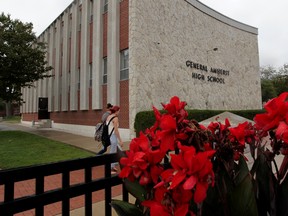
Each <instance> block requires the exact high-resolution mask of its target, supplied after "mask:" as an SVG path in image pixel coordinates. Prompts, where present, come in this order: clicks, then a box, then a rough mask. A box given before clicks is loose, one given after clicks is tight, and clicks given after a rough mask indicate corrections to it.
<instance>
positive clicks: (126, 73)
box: [21, 0, 262, 139]
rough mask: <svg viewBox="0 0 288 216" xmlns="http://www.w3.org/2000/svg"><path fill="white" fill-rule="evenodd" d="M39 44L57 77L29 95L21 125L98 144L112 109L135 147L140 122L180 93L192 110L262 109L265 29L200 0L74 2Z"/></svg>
mask: <svg viewBox="0 0 288 216" xmlns="http://www.w3.org/2000/svg"><path fill="white" fill-rule="evenodd" d="M243 16H245V14H243ZM39 40H40V41H43V42H46V43H47V56H46V58H47V62H48V65H50V66H52V67H53V68H54V69H53V70H52V71H50V72H49V74H51V75H53V77H51V78H46V79H43V80H39V81H37V82H36V83H35V88H24V89H22V93H23V99H24V101H25V103H24V104H23V106H22V107H21V113H22V122H23V123H27V124H31V123H35V122H40V121H43V119H45V120H46V119H49V121H50V122H51V127H52V128H57V129H63V130H67V131H71V132H75V133H79V134H83V135H88V136H90V135H91V136H93V133H94V127H95V125H96V123H98V122H99V121H100V119H101V115H102V114H103V112H104V110H105V106H106V104H107V103H112V104H115V105H119V106H120V107H121V111H120V116H119V121H120V132H121V135H122V137H123V139H130V138H132V137H133V136H134V134H135V133H134V119H135V115H136V114H137V113H138V112H139V111H143V110H151V109H152V105H154V106H156V107H157V108H161V103H167V102H168V101H169V100H170V98H171V97H172V96H174V95H176V96H178V97H179V98H180V99H181V100H184V101H186V102H187V103H188V106H187V107H188V108H191V109H223V110H232V109H234V110H235V109H238V110H240V109H259V108H261V104H262V102H261V86H260V72H259V51H258V29H257V28H255V27H252V26H249V25H246V24H243V23H240V22H238V21H235V20H233V19H231V18H229V17H226V16H225V15H222V14H220V13H218V12H217V11H215V10H213V9H211V8H209V7H207V6H206V5H204V4H202V3H201V2H200V1H197V0H74V1H73V2H72V3H71V4H70V5H69V6H68V7H67V8H66V9H65V10H64V11H63V12H62V13H61V14H60V15H59V16H58V17H57V18H56V19H55V20H54V21H53V23H51V24H50V25H49V26H48V27H47V29H46V30H45V31H44V32H43V33H42V34H41V35H40V36H39Z"/></svg>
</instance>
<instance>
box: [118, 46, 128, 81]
mask: <svg viewBox="0 0 288 216" xmlns="http://www.w3.org/2000/svg"><path fill="white" fill-rule="evenodd" d="M125 79H129V50H128V49H126V50H123V51H121V53H120V80H125Z"/></svg>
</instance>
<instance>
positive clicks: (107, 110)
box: [101, 103, 113, 122]
mask: <svg viewBox="0 0 288 216" xmlns="http://www.w3.org/2000/svg"><path fill="white" fill-rule="evenodd" d="M112 107H113V105H112V104H110V103H107V106H106V112H105V113H104V114H103V115H102V118H101V120H102V122H105V121H106V119H107V117H108V116H109V115H110V114H111V111H110V109H111V108H112Z"/></svg>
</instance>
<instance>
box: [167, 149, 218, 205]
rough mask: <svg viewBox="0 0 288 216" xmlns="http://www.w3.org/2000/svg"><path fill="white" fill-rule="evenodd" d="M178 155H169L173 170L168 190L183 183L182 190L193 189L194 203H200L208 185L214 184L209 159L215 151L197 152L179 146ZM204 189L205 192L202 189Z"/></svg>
mask: <svg viewBox="0 0 288 216" xmlns="http://www.w3.org/2000/svg"><path fill="white" fill-rule="evenodd" d="M180 149H181V152H180V154H179V155H171V165H172V167H173V168H174V169H175V172H174V174H173V175H174V176H173V179H172V181H171V186H170V189H172V190H173V189H174V188H176V187H177V186H178V185H180V184H182V183H183V188H184V189H186V190H192V189H193V188H195V194H194V201H195V202H196V203H199V202H202V201H203V200H204V198H205V197H206V191H207V189H208V185H209V184H213V182H214V172H213V169H212V163H211V161H210V158H211V157H212V156H213V155H214V153H215V151H214V150H212V151H206V152H198V153H196V150H195V148H194V147H193V146H191V147H188V146H181V148H180ZM203 188H205V190H204V189H203Z"/></svg>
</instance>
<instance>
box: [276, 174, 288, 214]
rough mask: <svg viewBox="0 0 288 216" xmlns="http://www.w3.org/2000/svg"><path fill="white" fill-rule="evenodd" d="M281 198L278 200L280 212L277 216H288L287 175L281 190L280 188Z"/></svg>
mask: <svg viewBox="0 0 288 216" xmlns="http://www.w3.org/2000/svg"><path fill="white" fill-rule="evenodd" d="M278 192H279V197H278V199H277V201H278V206H277V207H278V209H277V210H278V211H277V215H279V216H283V215H286V216H287V215H288V208H287V203H288V175H286V177H285V179H284V181H283V182H282V183H281V185H280V188H279V191H278Z"/></svg>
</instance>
